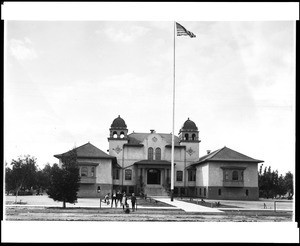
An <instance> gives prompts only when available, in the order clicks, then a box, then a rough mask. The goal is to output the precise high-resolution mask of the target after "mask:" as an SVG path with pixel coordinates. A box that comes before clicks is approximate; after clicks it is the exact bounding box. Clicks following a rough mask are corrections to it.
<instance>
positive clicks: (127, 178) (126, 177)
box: [125, 169, 132, 180]
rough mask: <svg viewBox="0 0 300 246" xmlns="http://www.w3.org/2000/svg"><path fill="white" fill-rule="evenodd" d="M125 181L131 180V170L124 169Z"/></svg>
mask: <svg viewBox="0 0 300 246" xmlns="http://www.w3.org/2000/svg"><path fill="white" fill-rule="evenodd" d="M129 177H130V178H129ZM125 180H132V170H131V169H125Z"/></svg>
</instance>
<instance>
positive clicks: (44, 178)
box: [36, 163, 57, 191]
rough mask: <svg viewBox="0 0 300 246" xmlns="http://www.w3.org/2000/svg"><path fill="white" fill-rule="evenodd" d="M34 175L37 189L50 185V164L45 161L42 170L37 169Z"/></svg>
mask: <svg viewBox="0 0 300 246" xmlns="http://www.w3.org/2000/svg"><path fill="white" fill-rule="evenodd" d="M54 165H55V164H54ZM56 165H57V164H56ZM36 176H37V184H36V188H37V189H38V190H39V191H40V190H46V189H47V188H48V187H49V186H50V177H51V166H50V164H49V163H47V164H46V166H45V167H44V168H43V169H42V170H38V171H37V174H36Z"/></svg>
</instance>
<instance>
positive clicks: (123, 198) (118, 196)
mask: <svg viewBox="0 0 300 246" xmlns="http://www.w3.org/2000/svg"><path fill="white" fill-rule="evenodd" d="M110 198H111V207H113V204H114V203H115V207H118V204H119V203H120V204H121V206H122V207H123V210H124V211H125V212H126V213H129V211H130V210H129V205H128V203H127V195H126V192H124V193H123V194H122V193H121V192H120V191H118V192H117V193H116V192H115V191H114V192H113V194H112V195H111V196H110V193H107V194H106V195H105V197H104V202H105V203H106V204H107V205H109V204H110V201H109V199H110ZM130 200H131V206H132V211H135V206H136V196H135V194H134V193H132V195H131V197H130Z"/></svg>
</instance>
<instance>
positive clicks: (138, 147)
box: [54, 116, 263, 200]
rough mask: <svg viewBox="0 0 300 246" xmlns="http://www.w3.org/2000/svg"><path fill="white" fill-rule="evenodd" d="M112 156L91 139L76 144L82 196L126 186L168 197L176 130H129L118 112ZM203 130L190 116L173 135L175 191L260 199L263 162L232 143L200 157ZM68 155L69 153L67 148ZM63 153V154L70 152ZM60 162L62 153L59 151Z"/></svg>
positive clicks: (111, 132)
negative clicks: (232, 145) (260, 169)
mask: <svg viewBox="0 0 300 246" xmlns="http://www.w3.org/2000/svg"><path fill="white" fill-rule="evenodd" d="M108 142H109V150H108V154H107V153H105V152H104V151H102V150H100V149H98V148H97V147H96V146H94V145H92V144H91V143H86V144H84V145H82V146H80V147H77V148H76V151H77V160H78V165H79V169H80V175H81V181H80V190H79V192H78V196H79V197H99V194H98V193H97V187H98V186H100V187H101V194H103V195H104V194H106V193H108V192H109V193H112V191H113V190H121V191H125V192H127V193H133V192H134V193H136V194H140V193H144V194H147V195H148V196H168V195H169V194H170V183H171V178H170V177H171V148H172V134H167V133H157V132H156V131H155V130H150V132H147V133H136V132H132V133H130V134H129V133H128V128H127V125H126V123H125V121H124V120H123V119H122V118H121V117H120V116H118V117H117V118H116V119H114V120H113V122H112V124H111V126H110V129H109V136H108ZM199 144H200V139H199V131H198V128H197V126H196V124H195V123H194V122H193V121H192V120H190V119H187V120H186V121H185V122H184V124H183V125H182V127H181V129H180V131H179V135H178V136H174V195H175V196H194V197H201V198H206V199H219V200H222V199H234V200H258V193H259V192H258V163H261V162H263V161H261V160H258V159H253V158H251V157H249V156H246V155H244V154H241V153H239V152H237V151H235V150H232V149H230V148H228V147H223V148H220V149H218V150H215V151H212V152H208V153H207V154H206V155H205V156H202V157H200V158H199ZM66 153H67V152H66ZM66 153H63V154H66ZM54 156H55V157H56V158H58V159H59V164H60V165H61V156H62V154H57V155H54Z"/></svg>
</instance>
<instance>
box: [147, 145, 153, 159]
mask: <svg viewBox="0 0 300 246" xmlns="http://www.w3.org/2000/svg"><path fill="white" fill-rule="evenodd" d="M148 160H150V161H153V148H151V147H150V148H149V149H148Z"/></svg>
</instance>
